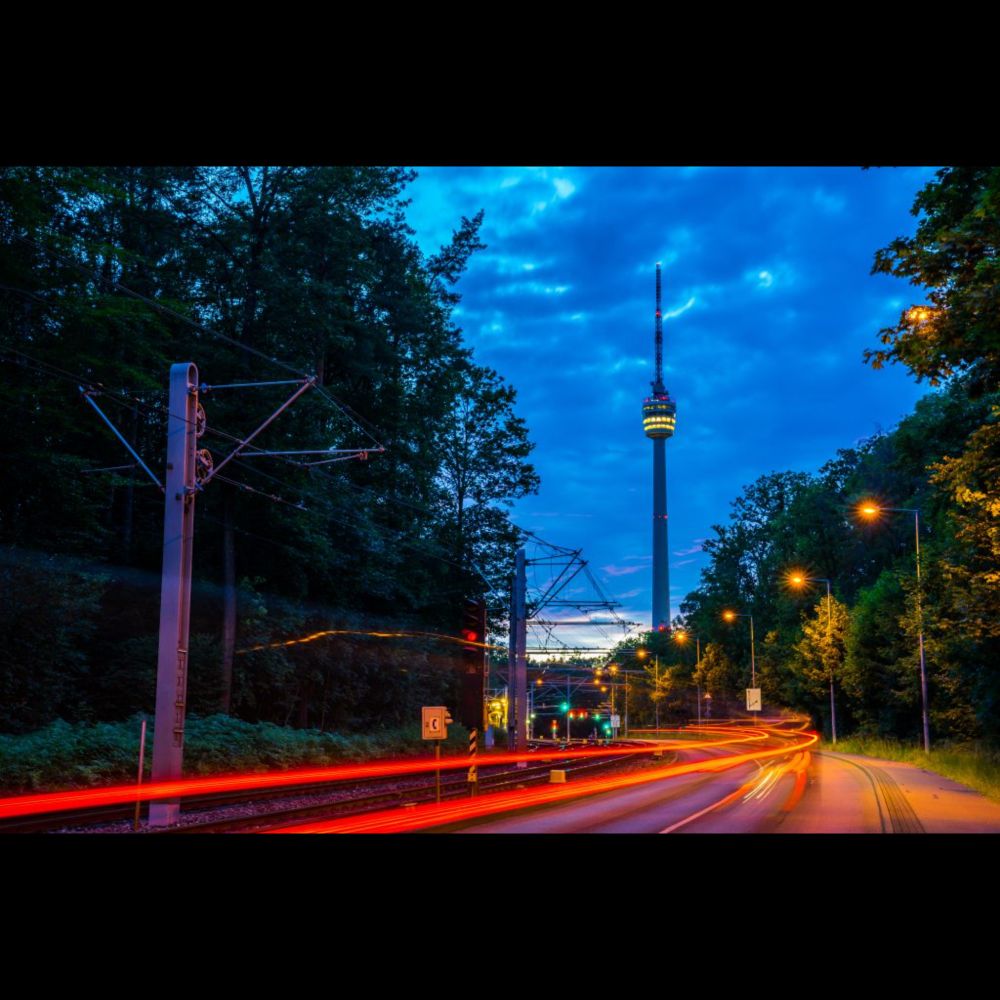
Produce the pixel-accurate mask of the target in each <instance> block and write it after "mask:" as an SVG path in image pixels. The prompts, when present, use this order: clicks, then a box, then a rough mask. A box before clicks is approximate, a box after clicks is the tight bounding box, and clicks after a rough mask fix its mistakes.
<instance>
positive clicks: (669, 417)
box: [642, 263, 677, 629]
mask: <svg viewBox="0 0 1000 1000" xmlns="http://www.w3.org/2000/svg"><path fill="white" fill-rule="evenodd" d="M650 384H651V386H652V389H653V394H652V395H651V396H647V397H646V399H644V400H643V402H642V429H643V430H644V431H645V433H646V437H648V438H652V439H653V628H654V629H655V628H659V627H660V626H661V625H665V626H666V625H669V624H670V570H669V567H668V564H667V450H666V444H667V438H669V437H673V434H674V426H675V424H676V423H677V404H676V403H675V402H674V401H673V400H672V399H671V398H670V393H668V392H667V390H666V388H665V387H664V385H663V311H662V307H661V290H660V264H659V263H657V265H656V378H655V380H654V381H653V382H652V383H650Z"/></svg>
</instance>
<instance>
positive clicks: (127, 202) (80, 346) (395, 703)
mask: <svg viewBox="0 0 1000 1000" xmlns="http://www.w3.org/2000/svg"><path fill="white" fill-rule="evenodd" d="M414 178H415V174H414V173H413V172H412V171H407V170H404V169H398V168H367V167H207V168H202V167H184V168H173V167H110V168H51V167H49V168H34V167H15V168H3V169H0V302H2V307H0V360H2V373H3V378H2V383H0V413H2V415H3V423H2V427H0V440H2V442H3V443H2V456H3V462H4V468H5V473H4V489H3V491H0V648H2V649H3V657H4V662H3V670H2V671H0V731H3V732H15V733H16V732H27V731H30V730H32V729H36V728H38V727H40V726H43V725H45V724H47V723H49V722H50V721H52V720H53V719H56V718H62V719H66V720H70V721H73V720H86V721H94V720H115V719H121V718H125V717H127V716H129V715H130V714H132V713H134V712H136V711H140V710H145V711H149V710H151V708H152V701H153V693H154V680H153V678H154V675H155V668H156V629H157V624H158V612H159V578H160V562H161V546H162V533H163V528H162V510H163V507H162V495H161V494H160V493H159V491H158V489H157V488H156V486H155V484H153V483H152V482H151V480H150V479H149V478H148V477H147V476H146V474H145V473H144V472H143V470H142V469H141V468H139V467H138V466H137V465H136V463H135V462H134V461H133V459H132V458H131V456H130V455H129V453H128V452H127V451H126V449H125V448H124V447H123V445H122V444H121V443H120V442H119V441H118V440H116V438H115V437H114V435H113V434H112V432H111V431H110V430H109V429H108V428H107V427H106V426H105V425H104V423H103V422H102V420H101V418H100V416H99V415H98V414H97V413H96V412H94V411H93V410H92V409H91V408H90V406H89V405H88V404H87V403H86V401H85V400H84V399H83V397H82V394H81V392H80V387H82V388H83V389H84V390H86V391H87V392H88V393H90V394H91V398H92V399H93V400H94V402H96V403H97V404H98V406H99V407H100V408H101V409H102V410H103V411H104V412H105V413H106V414H107V416H108V417H109V418H110V419H111V420H112V421H113V422H114V423H115V425H116V426H117V427H118V429H119V430H120V431H121V433H122V434H123V435H124V436H125V437H126V439H127V440H128V441H129V443H130V444H131V445H132V447H134V449H135V450H136V451H137V452H138V454H139V455H140V456H141V458H142V459H143V460H144V461H145V462H146V463H147V464H148V465H149V466H150V468H151V469H152V470H153V471H154V472H155V473H156V474H157V475H158V476H161V477H162V471H163V468H164V463H165V433H166V422H165V419H166V400H167V395H166V388H167V376H168V371H169V367H170V365H171V364H172V363H175V362H178V361H193V362H194V363H196V364H197V365H198V369H199V375H200V380H201V382H202V383H205V384H207V385H210V386H211V385H216V386H219V385H226V384H231V383H244V382H278V381H287V380H294V379H297V378H301V377H302V376H303V374H307V375H315V376H317V379H318V385H317V388H316V389H313V390H310V391H309V392H307V393H306V394H305V395H304V396H303V397H302V398H301V399H300V400H299V401H297V402H296V403H295V404H294V405H293V406H292V407H291V408H289V409H288V410H287V411H285V412H284V413H282V414H281V416H280V417H279V418H278V419H277V420H276V422H275V423H274V425H273V426H272V427H270V428H268V430H267V431H265V432H264V434H263V435H262V437H261V438H259V439H258V440H257V441H256V442H255V443H256V444H257V445H259V446H260V447H262V448H264V449H267V450H283V451H292V450H296V449H328V448H334V449H337V448H340V449H358V450H359V451H361V452H363V453H362V454H361V455H360V457H354V458H350V459H349V460H347V461H340V462H331V463H328V464H323V465H315V466H312V467H309V468H306V467H304V465H302V464H301V463H300V462H299V461H298V460H297V459H294V458H286V459H279V458H270V459H269V458H254V459H243V458H241V459H236V460H234V461H233V462H231V463H230V464H229V465H228V466H227V470H226V473H225V477H226V480H228V481H222V480H218V479H217V480H213V481H212V482H211V483H210V484H209V485H208V486H207V488H206V489H205V491H204V492H203V493H201V494H199V496H198V498H197V508H196V510H197V513H196V528H195V568H194V577H195V581H196V587H195V595H194V600H193V605H192V625H191V650H190V676H189V699H188V701H189V709H190V710H191V711H192V712H195V713H203V714H208V713H212V712H216V711H219V710H220V709H221V710H222V711H223V712H229V713H232V714H234V715H237V716H239V717H241V718H243V719H246V720H249V721H258V720H265V721H269V722H275V723H279V724H282V725H288V724H294V725H297V726H301V727H307V726H310V727H318V728H323V729H329V728H343V729H352V728H354V729H356V728H370V727H372V726H388V725H397V724H402V723H406V722H411V721H412V719H413V717H414V712H415V711H416V709H417V708H418V707H419V705H420V704H422V703H423V704H427V703H438V702H440V701H441V700H442V699H443V698H446V697H448V694H449V692H450V690H451V685H452V683H453V680H452V667H453V665H454V664H455V662H456V658H455V647H449V646H448V645H446V644H441V643H439V642H436V641H433V640H427V639H410V638H396V639H393V640H387V639H384V638H377V637H374V636H366V635H364V634H363V633H365V632H386V631H409V632H421V631H422V632H439V633H447V634H452V635H454V634H455V633H456V632H457V630H458V628H459V625H460V622H461V609H462V602H463V600H464V599H465V598H466V597H475V596H480V595H482V594H484V593H485V591H486V588H487V585H486V583H485V582H484V579H483V577H484V576H485V577H487V578H488V579H490V580H491V581H492V580H502V579H503V578H504V576H505V567H506V565H507V563H508V562H509V561H510V559H511V558H512V555H511V553H512V551H513V548H514V545H515V540H516V533H515V530H514V529H513V528H512V526H511V524H510V522H509V520H508V518H507V513H506V508H507V505H509V503H510V502H511V501H512V500H513V499H515V498H517V497H519V496H523V495H525V494H526V493H529V492H533V491H534V490H536V489H537V486H538V477H537V475H536V474H535V472H534V470H533V468H532V466H531V465H530V463H529V462H528V457H529V453H530V451H531V448H532V445H531V444H530V442H529V440H528V433H527V429H526V427H525V425H524V423H523V421H522V420H520V419H519V418H518V417H517V415H516V413H515V410H514V404H515V393H514V390H513V389H512V388H511V387H510V386H507V385H506V384H504V382H503V380H502V379H501V378H500V377H499V376H498V375H497V374H496V373H495V372H493V371H491V370H489V369H487V368H484V367H482V366H480V365H477V364H476V363H475V360H474V358H473V356H472V352H471V350H470V349H469V348H468V347H467V346H465V345H464V344H463V341H462V334H461V330H460V329H459V328H458V327H457V326H456V324H455V323H454V321H453V319H452V311H453V309H454V307H455V305H456V304H457V302H458V299H459V297H458V295H457V293H456V292H455V290H454V286H455V284H456V282H457V281H458V279H459V277H460V276H461V274H462V273H463V271H464V269H465V267H466V265H467V263H468V260H469V258H470V256H471V255H472V254H473V253H474V252H475V251H476V250H478V249H481V248H482V247H483V244H482V243H481V242H480V240H479V227H480V224H481V221H482V214H481V213H480V214H479V215H477V216H475V217H474V218H472V219H466V218H463V219H461V220H460V221H459V223H458V225H457V227H456V228H455V231H454V234H453V237H452V239H451V241H450V242H449V243H448V244H447V245H446V246H444V247H442V248H441V250H440V251H439V252H438V253H437V254H434V255H431V256H426V255H424V254H422V253H421V251H420V250H419V248H418V247H417V245H416V243H415V241H414V239H413V235H414V234H413V231H412V230H411V229H409V228H408V226H407V224H406V219H405V209H406V205H407V201H406V199H405V197H404V195H405V189H406V186H407V185H408V184H410V183H411V182H412V181H413V180H414ZM294 389H295V386H294V385H272V386H265V387H260V388H245V389H227V390H216V391H208V392H205V393H203V394H202V399H201V401H202V403H203V405H204V408H205V411H206V420H207V430H206V432H205V434H204V436H203V437H202V438H201V439H200V442H199V444H200V446H201V447H205V448H208V449H209V451H210V452H211V453H212V456H213V458H214V461H215V463H216V464H218V463H219V462H220V461H221V460H222V458H224V457H225V456H226V455H227V454H228V453H229V452H230V451H231V450H232V448H233V447H234V442H235V440H236V439H237V438H240V437H243V436H245V435H246V434H248V433H249V432H250V431H251V430H253V429H254V428H256V427H257V426H258V424H260V423H261V422H262V421H263V420H264V419H265V418H267V417H268V416H269V415H270V414H271V413H272V412H273V411H274V410H275V409H276V408H277V407H278V406H279V405H280V404H281V402H282V401H283V400H285V399H287V397H288V396H289V395H291V393H292V391H294ZM382 448H384V451H381V450H380V449H382ZM314 457H315V456H314ZM319 457H323V456H319ZM331 457H337V456H336V455H335V454H333V455H331ZM330 631H336V632H338V633H339V634H337V635H327V636H324V637H322V638H318V639H316V640H315V641H311V642H306V643H298V644H296V645H292V646H280V645H276V644H278V643H281V642H283V641H287V640H291V639H297V638H302V637H305V636H309V635H312V634H314V633H317V632H330ZM251 647H266V648H261V649H258V650H256V651H252V652H248V651H247V650H250V649H251Z"/></svg>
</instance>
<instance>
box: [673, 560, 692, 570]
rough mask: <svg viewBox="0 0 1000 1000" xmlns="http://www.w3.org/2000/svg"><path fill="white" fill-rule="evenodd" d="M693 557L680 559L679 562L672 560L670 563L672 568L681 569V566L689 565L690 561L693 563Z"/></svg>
mask: <svg viewBox="0 0 1000 1000" xmlns="http://www.w3.org/2000/svg"><path fill="white" fill-rule="evenodd" d="M693 562H694V560H693V559H679V560H678V561H677V562H672V563H671V564H670V568H671V569H679V568H680V567H681V566H687V565H688V563H693Z"/></svg>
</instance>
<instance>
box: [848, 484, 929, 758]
mask: <svg viewBox="0 0 1000 1000" xmlns="http://www.w3.org/2000/svg"><path fill="white" fill-rule="evenodd" d="M858 513H859V514H860V515H861V516H862V517H867V518H868V519H869V520H872V519H873V518H876V517H878V516H879V514H883V513H885V514H912V515H913V534H914V538H915V539H916V544H917V627H918V629H919V649H920V704H921V712H922V714H923V723H924V753H930V751H931V729H930V722H929V719H928V714H927V668H926V666H925V664H924V609H923V601H922V600H921V583H920V508H919V507H881V506H879V505H878V504H877V503H875V502H873V501H871V500H866V501H864V502H863V503H861V504H859V506H858Z"/></svg>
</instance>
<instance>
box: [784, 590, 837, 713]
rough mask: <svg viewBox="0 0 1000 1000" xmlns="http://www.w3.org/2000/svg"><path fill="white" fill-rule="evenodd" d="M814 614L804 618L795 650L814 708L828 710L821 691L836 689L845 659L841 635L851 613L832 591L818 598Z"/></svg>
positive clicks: (823, 692) (827, 704)
mask: <svg viewBox="0 0 1000 1000" xmlns="http://www.w3.org/2000/svg"><path fill="white" fill-rule="evenodd" d="M813 610H814V615H813V617H811V618H810V617H808V616H807V617H805V618H804V620H803V624H802V638H801V639H800V640H799V642H798V643H797V644H796V646H795V649H796V652H797V653H798V655H799V668H800V671H801V674H802V676H803V678H804V680H805V681H806V688H807V691H808V692H809V694H810V695H811V696H812V698H814V699H815V701H816V704H817V707H821V706H822V707H824V708H826V709H829V703H828V701H827V700H826V699H825V698H824V694H826V693H828V692H829V691H830V690H831V684H832V685H833V686H834V690H835V689H836V681H837V678H838V677H839V676H840V673H841V666H842V664H843V662H844V637H845V634H846V632H847V628H848V625H849V623H850V612H849V611H848V608H847V606H846V605H845V604H842V603H841V602H840V601H838V600H837V599H836V598H835V597H834V596H833V595H832V594H831V595H830V597H829V598H827V597H824V598H823V599H822V600H821V601H819V602H818V603H817V604H816V606H815V608H814V609H813Z"/></svg>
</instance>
